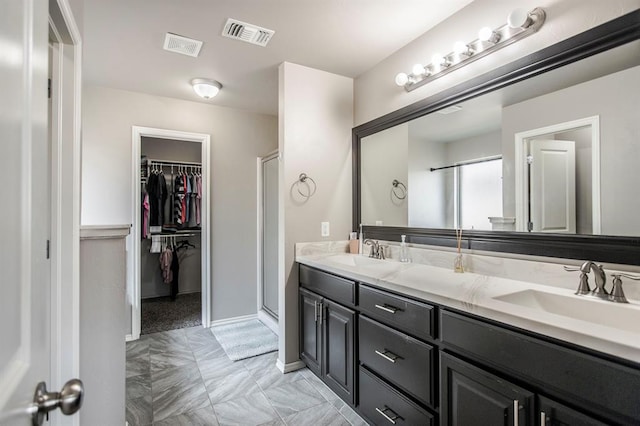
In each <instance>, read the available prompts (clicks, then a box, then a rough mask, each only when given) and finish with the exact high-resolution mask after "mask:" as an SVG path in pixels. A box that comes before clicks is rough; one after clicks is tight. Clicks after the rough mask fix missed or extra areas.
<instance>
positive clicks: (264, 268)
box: [258, 152, 280, 334]
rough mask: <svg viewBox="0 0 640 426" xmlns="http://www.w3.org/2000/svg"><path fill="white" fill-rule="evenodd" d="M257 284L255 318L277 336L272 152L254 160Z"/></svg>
mask: <svg viewBox="0 0 640 426" xmlns="http://www.w3.org/2000/svg"><path fill="white" fill-rule="evenodd" d="M258 169H259V170H258V176H259V181H258V193H259V194H260V200H259V201H260V203H259V206H260V209H259V212H260V214H259V218H258V229H259V234H260V235H259V238H258V241H259V242H260V243H259V250H258V259H259V268H258V271H259V285H258V318H259V319H260V320H261V321H262V322H263V323H264V324H265V325H267V326H268V327H269V328H270V329H271V330H272V331H273V332H274V333H276V334H278V333H279V329H278V293H279V291H278V285H279V284H278V280H279V265H280V262H279V259H280V249H279V247H280V243H279V238H280V237H279V234H280V232H279V229H280V227H279V221H280V219H279V201H278V196H279V189H278V188H279V170H278V169H279V155H278V152H272V153H271V154H269V155H267V156H266V157H262V158H260V159H258Z"/></svg>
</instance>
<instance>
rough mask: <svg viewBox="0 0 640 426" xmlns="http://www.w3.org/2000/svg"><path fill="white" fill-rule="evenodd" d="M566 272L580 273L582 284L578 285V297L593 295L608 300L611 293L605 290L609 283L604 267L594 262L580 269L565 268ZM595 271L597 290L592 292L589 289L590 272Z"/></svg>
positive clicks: (586, 263)
mask: <svg viewBox="0 0 640 426" xmlns="http://www.w3.org/2000/svg"><path fill="white" fill-rule="evenodd" d="M564 270H565V271H569V272H576V271H579V272H580V284H579V285H578V289H577V290H576V294H578V295H585V294H588V295H592V296H596V297H599V298H601V299H608V298H609V293H607V290H606V289H605V288H604V285H605V284H606V283H607V274H605V272H604V268H603V267H602V265H598V264H596V263H595V262H592V261H590V260H589V261H586V262H584V263H583V264H582V266H580V268H575V267H570V266H565V267H564ZM591 271H593V275H594V277H595V281H596V288H595V289H593V291H591V288H590V287H589V275H588V274H589V272H591Z"/></svg>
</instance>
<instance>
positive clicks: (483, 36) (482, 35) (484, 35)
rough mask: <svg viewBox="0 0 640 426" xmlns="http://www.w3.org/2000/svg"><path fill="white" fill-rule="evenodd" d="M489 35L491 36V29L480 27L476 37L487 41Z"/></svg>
mask: <svg viewBox="0 0 640 426" xmlns="http://www.w3.org/2000/svg"><path fill="white" fill-rule="evenodd" d="M491 36H493V30H492V29H491V28H489V27H482V28H480V31H478V39H479V40H480V41H489V40H490V39H491Z"/></svg>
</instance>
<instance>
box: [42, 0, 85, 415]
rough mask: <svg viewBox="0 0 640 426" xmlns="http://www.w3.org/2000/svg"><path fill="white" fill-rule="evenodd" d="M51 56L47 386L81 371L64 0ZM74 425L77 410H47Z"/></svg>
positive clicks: (69, 28)
mask: <svg viewBox="0 0 640 426" xmlns="http://www.w3.org/2000/svg"><path fill="white" fill-rule="evenodd" d="M49 29H50V32H51V34H52V35H53V37H54V38H55V39H56V43H55V45H54V46H53V49H52V50H53V54H54V56H53V57H52V62H53V68H52V79H51V80H52V84H51V98H52V105H51V108H52V115H51V122H50V123H49V126H50V128H51V130H50V131H51V135H52V138H51V177H52V181H51V190H52V193H51V203H52V205H51V246H50V253H51V257H50V259H51V321H50V323H51V327H50V332H51V377H50V381H49V383H48V385H49V388H50V389H60V388H62V386H63V385H64V383H65V382H66V381H67V380H69V379H70V378H73V377H79V375H80V202H81V200H80V179H81V147H82V140H81V123H82V118H81V117H82V116H81V111H82V110H81V99H82V38H81V36H80V31H79V29H78V26H77V24H76V21H75V19H74V17H73V13H72V11H71V7H70V5H69V1H68V0H51V1H49ZM51 422H52V424H53V425H78V424H79V422H80V417H79V416H77V415H76V416H63V415H58V414H54V415H53V416H51Z"/></svg>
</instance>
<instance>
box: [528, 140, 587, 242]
mask: <svg viewBox="0 0 640 426" xmlns="http://www.w3.org/2000/svg"><path fill="white" fill-rule="evenodd" d="M529 155H530V161H531V162H530V167H529V170H530V177H529V182H530V186H531V188H530V191H529V206H530V215H529V217H530V219H529V220H530V230H532V231H534V232H554V233H574V234H575V232H576V154H575V142H573V141H561V140H532V141H530V142H529Z"/></svg>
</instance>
